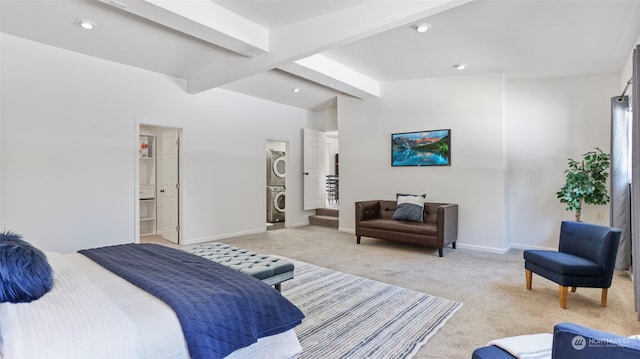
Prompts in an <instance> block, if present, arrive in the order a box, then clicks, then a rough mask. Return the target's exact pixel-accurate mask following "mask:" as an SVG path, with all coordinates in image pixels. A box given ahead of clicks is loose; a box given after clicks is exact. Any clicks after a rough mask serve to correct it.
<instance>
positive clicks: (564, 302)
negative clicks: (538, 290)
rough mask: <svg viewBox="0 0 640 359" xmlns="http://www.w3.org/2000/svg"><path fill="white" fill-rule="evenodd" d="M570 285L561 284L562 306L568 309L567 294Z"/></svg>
mask: <svg viewBox="0 0 640 359" xmlns="http://www.w3.org/2000/svg"><path fill="white" fill-rule="evenodd" d="M568 294H569V287H564V286H560V308H562V309H567V296H568Z"/></svg>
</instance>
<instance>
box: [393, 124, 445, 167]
mask: <svg viewBox="0 0 640 359" xmlns="http://www.w3.org/2000/svg"><path fill="white" fill-rule="evenodd" d="M450 138H451V130H436V131H420V132H406V133H394V134H392V135H391V165H392V166H449V165H451V154H450Z"/></svg>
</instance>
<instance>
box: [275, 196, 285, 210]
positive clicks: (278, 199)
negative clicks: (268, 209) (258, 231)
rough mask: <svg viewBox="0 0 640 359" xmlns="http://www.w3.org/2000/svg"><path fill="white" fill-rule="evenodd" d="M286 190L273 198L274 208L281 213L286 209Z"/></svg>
mask: <svg viewBox="0 0 640 359" xmlns="http://www.w3.org/2000/svg"><path fill="white" fill-rule="evenodd" d="M284 193H285V192H284V191H282V192H278V193H277V194H276V196H275V197H274V198H273V208H275V210H276V211H278V212H280V213H284V209H285V204H284V202H285V195H284Z"/></svg>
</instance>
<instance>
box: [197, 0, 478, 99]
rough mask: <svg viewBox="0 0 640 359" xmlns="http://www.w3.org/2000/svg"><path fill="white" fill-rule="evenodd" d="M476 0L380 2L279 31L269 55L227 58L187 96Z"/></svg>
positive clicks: (200, 74) (206, 71)
mask: <svg viewBox="0 0 640 359" xmlns="http://www.w3.org/2000/svg"><path fill="white" fill-rule="evenodd" d="M471 1H473V0H430V1H394V2H389V1H385V0H374V1H370V2H365V3H361V4H359V5H356V6H352V7H348V8H345V9H342V10H340V11H335V12H332V13H328V14H325V15H322V16H318V17H314V18H311V19H307V20H304V21H298V22H295V23H293V24H289V25H285V26H281V27H278V28H273V29H271V30H270V35H269V37H270V46H269V52H266V53H263V54H261V55H260V56H256V57H253V58H246V57H239V56H234V55H233V54H227V55H226V56H220V57H218V58H216V59H212V61H211V62H210V63H209V64H208V65H207V66H205V67H204V68H203V69H201V70H199V71H196V72H195V73H194V74H193V75H192V76H191V77H190V78H188V79H187V80H188V88H187V91H188V92H189V93H199V92H202V91H206V90H209V89H211V88H215V87H218V86H221V85H224V84H227V83H230V82H233V81H236V80H240V79H242V78H245V77H248V76H251V75H254V74H257V73H259V72H262V71H268V70H272V69H274V68H278V67H284V66H285V65H287V64H290V63H293V62H295V61H298V60H301V59H304V58H306V57H309V56H311V55H315V54H318V53H320V52H322V51H325V50H328V49H331V48H335V47H338V46H341V45H345V44H348V43H351V42H355V41H358V40H361V39H364V38H366V37H369V36H372V35H375V34H378V33H381V32H384V31H386V30H390V29H393V28H396V27H398V26H403V25H407V24H410V23H412V22H415V21H418V20H420V19H423V18H425V17H428V16H431V15H434V14H437V13H440V12H443V11H446V10H449V9H451V8H454V7H457V6H460V5H463V4H466V3H469V2H471ZM291 67H293V66H291ZM220 69H224V70H223V71H221V70H220Z"/></svg>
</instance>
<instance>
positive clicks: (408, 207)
mask: <svg viewBox="0 0 640 359" xmlns="http://www.w3.org/2000/svg"><path fill="white" fill-rule="evenodd" d="M396 198H397V199H396V201H397V204H396V210H395V212H393V217H391V218H392V219H399V220H402V221H412V222H422V221H423V220H422V211H423V210H424V201H425V199H426V198H427V195H426V194H421V195H413V194H403V193H398V194H397V195H396Z"/></svg>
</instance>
